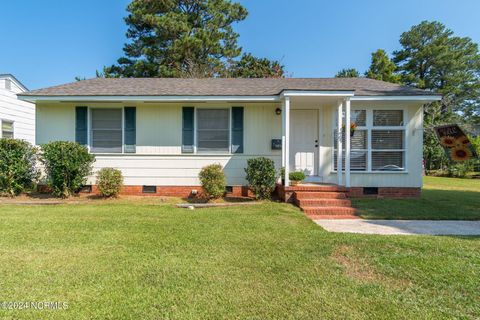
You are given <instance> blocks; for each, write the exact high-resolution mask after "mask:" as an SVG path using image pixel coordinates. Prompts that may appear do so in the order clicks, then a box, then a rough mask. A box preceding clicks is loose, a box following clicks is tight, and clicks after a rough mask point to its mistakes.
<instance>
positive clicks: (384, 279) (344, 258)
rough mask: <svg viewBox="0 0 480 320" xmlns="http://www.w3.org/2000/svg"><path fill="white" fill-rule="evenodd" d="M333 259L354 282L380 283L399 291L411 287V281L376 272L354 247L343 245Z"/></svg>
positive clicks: (333, 255) (336, 251)
mask: <svg viewBox="0 0 480 320" xmlns="http://www.w3.org/2000/svg"><path fill="white" fill-rule="evenodd" d="M331 257H332V259H333V260H334V261H335V262H336V263H338V264H340V265H341V266H342V267H343V268H344V270H345V273H346V275H347V276H348V277H349V278H351V279H353V280H356V281H359V282H365V283H378V284H382V285H384V286H390V287H394V288H399V289H400V288H401V289H404V288H406V287H408V286H410V285H411V283H410V281H408V280H406V279H396V278H393V277H389V276H387V275H383V274H380V273H378V272H376V270H375V268H374V267H373V266H372V265H370V264H369V263H368V262H367V259H366V258H365V257H360V256H359V255H358V254H357V253H355V252H354V249H353V248H352V247H349V246H346V245H342V246H340V247H338V248H337V249H336V250H335V251H334V252H333V253H332V255H331Z"/></svg>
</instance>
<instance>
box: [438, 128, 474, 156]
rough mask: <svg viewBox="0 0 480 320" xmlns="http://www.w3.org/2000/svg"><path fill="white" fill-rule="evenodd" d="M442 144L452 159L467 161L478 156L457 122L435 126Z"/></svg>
mask: <svg viewBox="0 0 480 320" xmlns="http://www.w3.org/2000/svg"><path fill="white" fill-rule="evenodd" d="M435 133H436V134H437V137H438V139H439V140H440V144H441V145H442V147H443V149H444V150H445V153H446V154H447V156H448V158H449V159H450V160H452V161H459V162H461V161H466V160H470V159H473V158H476V157H477V154H476V152H475V149H474V147H473V145H472V144H471V143H470V140H469V139H468V137H467V136H466V135H465V133H463V131H462V129H460V127H459V126H458V125H456V124H448V125H444V126H438V127H435Z"/></svg>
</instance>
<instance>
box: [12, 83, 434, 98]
mask: <svg viewBox="0 0 480 320" xmlns="http://www.w3.org/2000/svg"><path fill="white" fill-rule="evenodd" d="M286 90H299V91H353V92H354V94H355V95H356V96H427V95H429V96H431V95H435V94H433V93H432V92H431V91H426V90H421V89H416V88H412V87H407V86H401V85H398V84H393V83H388V82H384V81H378V80H373V79H368V78H261V79H252V78H204V79H185V78H182V79H180V78H95V79H89V80H82V81H77V82H72V83H67V84H63V85H59V86H54V87H49V88H44V89H39V90H33V91H29V92H25V93H22V94H21V95H20V96H25V97H29V96H40V97H42V96H45V97H61V96H274V95H279V94H281V93H282V92H283V91H286Z"/></svg>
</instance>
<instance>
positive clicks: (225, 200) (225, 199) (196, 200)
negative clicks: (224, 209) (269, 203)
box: [182, 197, 254, 204]
mask: <svg viewBox="0 0 480 320" xmlns="http://www.w3.org/2000/svg"><path fill="white" fill-rule="evenodd" d="M182 200H183V201H185V202H186V203H193V204H197V203H242V202H252V201H254V199H252V198H247V197H223V198H220V199H215V200H210V201H209V200H208V199H206V198H202V197H197V198H182Z"/></svg>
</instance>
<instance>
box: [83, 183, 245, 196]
mask: <svg viewBox="0 0 480 320" xmlns="http://www.w3.org/2000/svg"><path fill="white" fill-rule="evenodd" d="M142 189H143V186H123V187H122V189H121V191H120V195H128V196H164V197H182V198H190V197H201V196H202V194H203V193H204V191H203V189H202V187H200V186H157V192H156V193H143V192H142ZM193 190H197V194H196V195H195V194H193V193H192V191H193ZM91 193H92V194H99V191H98V187H97V186H96V185H92V191H91ZM227 196H231V197H251V196H252V193H251V191H250V190H248V188H247V187H245V186H232V192H229V193H227Z"/></svg>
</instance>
